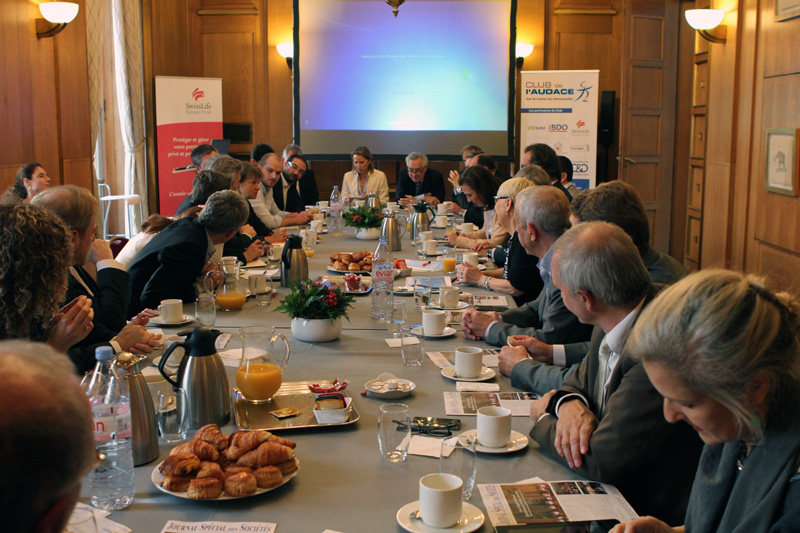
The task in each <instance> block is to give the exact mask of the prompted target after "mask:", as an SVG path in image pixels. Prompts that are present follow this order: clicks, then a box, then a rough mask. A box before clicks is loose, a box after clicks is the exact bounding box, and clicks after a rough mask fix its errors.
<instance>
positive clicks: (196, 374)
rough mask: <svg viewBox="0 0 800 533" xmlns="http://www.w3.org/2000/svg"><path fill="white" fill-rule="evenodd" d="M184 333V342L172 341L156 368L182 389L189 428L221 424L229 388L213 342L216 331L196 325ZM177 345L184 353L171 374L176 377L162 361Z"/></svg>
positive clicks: (227, 408) (228, 412) (225, 416)
mask: <svg viewBox="0 0 800 533" xmlns="http://www.w3.org/2000/svg"><path fill="white" fill-rule="evenodd" d="M184 334H185V333H181V335H184ZM185 335H186V341H185V342H176V343H175V344H173V345H172V346H170V347H169V349H168V350H167V351H166V352H165V353H164V356H163V357H161V361H160V362H159V363H158V370H159V371H160V372H161V375H162V376H164V379H166V380H167V381H169V382H170V383H172V385H173V386H174V387H180V388H182V389H184V390H185V391H186V403H187V405H188V408H189V414H188V416H189V427H190V428H194V429H196V428H199V427H201V426H205V425H206V424H219V425H220V426H224V425H225V424H227V422H228V419H229V418H230V416H231V406H230V390H231V388H230V385H229V384H228V374H227V373H226V372H225V366H224V365H223V364H222V359H220V357H219V354H218V353H217V349H216V347H215V346H214V342H215V341H216V340H217V337H218V336H219V335H220V332H219V331H217V330H216V329H208V328H202V327H197V328H194V329H193V330H191V331H190V332H188V334H185ZM178 346H180V347H181V348H183V350H184V354H183V358H182V359H181V362H180V365H179V366H178V374H177V375H176V376H175V377H176V379H177V381H176V380H175V379H172V377H171V376H169V375H168V374H167V372H166V371H165V370H164V364H165V363H166V362H167V360H168V359H169V356H170V354H171V353H172V351H173V350H174V349H175V348H177V347H178Z"/></svg>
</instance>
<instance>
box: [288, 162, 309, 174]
mask: <svg viewBox="0 0 800 533" xmlns="http://www.w3.org/2000/svg"><path fill="white" fill-rule="evenodd" d="M289 166H290V167H292V168H293V169H295V170H296V171H297V173H298V174H300V175H301V176H302V175H303V174H305V173H306V171H305V170H303V169H302V168H300V167H298V166H297V165H296V164H295V163H289Z"/></svg>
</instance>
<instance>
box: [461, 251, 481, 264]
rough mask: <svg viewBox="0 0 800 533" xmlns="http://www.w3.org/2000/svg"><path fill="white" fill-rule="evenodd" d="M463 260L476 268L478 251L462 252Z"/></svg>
mask: <svg viewBox="0 0 800 533" xmlns="http://www.w3.org/2000/svg"><path fill="white" fill-rule="evenodd" d="M464 261H465V262H467V263H469V264H470V265H472V266H474V267H475V268H477V267H478V252H464Z"/></svg>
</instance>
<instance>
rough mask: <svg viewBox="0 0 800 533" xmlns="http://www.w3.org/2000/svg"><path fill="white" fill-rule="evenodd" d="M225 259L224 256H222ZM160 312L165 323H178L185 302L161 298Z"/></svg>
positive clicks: (181, 316)
mask: <svg viewBox="0 0 800 533" xmlns="http://www.w3.org/2000/svg"><path fill="white" fill-rule="evenodd" d="M222 259H223V260H224V259H225V258H224V257H223V258H222ZM234 259H235V258H234ZM158 314H159V315H161V319H162V320H163V321H164V323H165V324H177V323H178V322H180V321H181V318H183V302H182V301H181V300H175V299H170V300H161V305H159V306H158Z"/></svg>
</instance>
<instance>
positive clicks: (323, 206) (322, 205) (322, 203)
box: [317, 200, 328, 209]
mask: <svg viewBox="0 0 800 533" xmlns="http://www.w3.org/2000/svg"><path fill="white" fill-rule="evenodd" d="M317 207H319V208H320V209H328V202H327V201H324V200H320V201H319V202H317Z"/></svg>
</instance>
